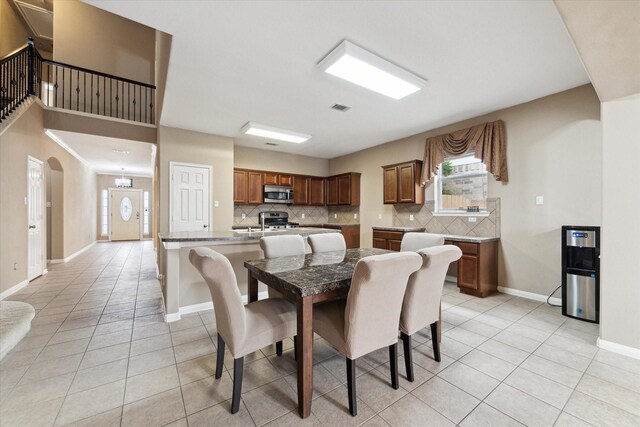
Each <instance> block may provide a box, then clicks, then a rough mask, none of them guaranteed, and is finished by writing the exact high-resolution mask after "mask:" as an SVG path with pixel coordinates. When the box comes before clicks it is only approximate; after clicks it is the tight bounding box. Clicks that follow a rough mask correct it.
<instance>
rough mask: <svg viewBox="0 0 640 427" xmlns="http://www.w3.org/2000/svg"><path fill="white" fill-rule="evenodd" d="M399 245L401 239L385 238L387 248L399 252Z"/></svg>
mask: <svg viewBox="0 0 640 427" xmlns="http://www.w3.org/2000/svg"><path fill="white" fill-rule="evenodd" d="M400 245H402V240H393V239H389V240H387V249H389V250H390V251H396V252H400Z"/></svg>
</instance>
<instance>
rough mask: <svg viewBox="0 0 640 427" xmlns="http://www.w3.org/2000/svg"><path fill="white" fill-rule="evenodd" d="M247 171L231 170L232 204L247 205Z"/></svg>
mask: <svg viewBox="0 0 640 427" xmlns="http://www.w3.org/2000/svg"><path fill="white" fill-rule="evenodd" d="M247 174H248V172H247V171H243V170H239V169H234V170H233V203H236V204H246V203H247V190H248V188H247V182H248V181H247Z"/></svg>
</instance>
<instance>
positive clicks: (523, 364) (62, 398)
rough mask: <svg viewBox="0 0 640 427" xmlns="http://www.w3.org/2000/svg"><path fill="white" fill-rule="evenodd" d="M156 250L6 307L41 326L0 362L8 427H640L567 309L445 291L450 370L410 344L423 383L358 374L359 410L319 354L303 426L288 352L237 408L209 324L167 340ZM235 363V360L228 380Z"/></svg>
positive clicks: (53, 273)
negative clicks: (18, 307)
mask: <svg viewBox="0 0 640 427" xmlns="http://www.w3.org/2000/svg"><path fill="white" fill-rule="evenodd" d="M154 277H155V253H154V251H153V248H152V246H151V243H150V242H143V243H104V244H98V245H96V246H95V247H94V248H92V249H91V250H90V251H88V252H87V253H85V254H84V255H82V256H81V257H78V258H76V259H75V260H73V261H71V262H69V263H67V264H57V265H50V271H49V274H47V275H46V276H44V277H41V278H39V279H37V280H35V281H34V282H32V283H31V284H30V285H29V286H27V287H26V288H24V289H23V290H22V291H21V292H20V293H18V294H15V295H13V296H12V297H11V299H15V300H22V301H27V302H29V303H31V304H32V305H33V306H34V307H35V308H36V310H37V311H38V312H37V315H36V317H35V319H34V321H33V324H32V325H33V326H32V329H31V332H30V333H29V335H28V336H27V337H26V338H25V339H24V340H23V341H22V342H21V343H20V344H19V345H18V346H17V347H16V348H15V349H14V350H13V351H12V352H11V353H10V354H8V355H7V357H5V358H4V359H3V360H2V361H1V362H0V425H2V426H3V427H4V426H7V427H8V426H51V425H56V426H60V425H90V426H92V427H96V426H112V425H113V426H118V425H123V426H129V425H144V426H153V425H158V426H160V425H174V426H185V425H191V426H197V425H219V426H227V425H247V426H252V425H264V424H271V425H318V426H321V425H329V426H332V427H335V426H347V425H361V424H364V425H368V426H384V425H397V426H401V425H407V426H409V425H420V426H424V425H430V426H431V425H438V426H439V425H443V426H449V425H460V426H465V427H466V426H503V425H504V426H511V425H514V426H516V425H522V424H524V425H536V426H537V425H549V426H550V425H556V426H585V425H610V426H625V425H628V426H639V425H640V361H638V360H633V359H629V358H626V357H623V356H619V355H616V354H614V353H610V352H607V351H603V350H599V349H598V348H597V347H596V346H595V342H596V338H597V331H598V330H597V326H593V325H591V324H587V323H582V322H578V321H574V320H571V319H567V318H565V317H562V316H561V315H560V311H559V309H558V308H552V307H549V306H547V305H545V304H540V303H538V302H534V301H530V300H526V299H521V298H513V297H511V296H508V295H504V294H498V295H494V296H492V297H489V298H485V299H477V298H472V297H468V296H465V295H462V294H459V293H458V292H457V289H456V288H455V286H454V285H453V284H447V285H446V286H445V295H444V297H443V310H444V311H443V320H444V323H443V329H444V336H443V339H442V353H443V355H442V362H441V363H436V362H434V361H433V359H432V350H431V341H430V337H429V333H428V332H427V331H425V332H424V333H419V334H418V335H417V336H416V337H415V348H414V360H415V363H416V366H415V369H416V381H415V382H414V383H409V382H407V381H405V380H404V378H403V375H404V365H403V360H402V359H401V360H400V368H401V369H400V372H401V388H400V389H399V390H393V389H392V388H391V387H390V386H389V384H388V375H389V371H388V363H387V362H388V360H387V352H386V350H383V351H379V352H376V353H374V354H371V355H369V356H367V357H364V358H362V359H361V360H358V371H357V373H358V375H359V376H358V379H357V386H358V408H359V414H358V416H357V417H355V418H352V417H351V416H350V415H349V414H348V411H347V392H346V385H345V383H346V375H345V365H344V360H343V358H342V357H340V356H339V355H337V353H336V352H335V351H334V350H332V349H331V348H330V347H329V346H328V345H327V344H326V343H325V342H324V341H323V340H322V339H316V341H315V352H314V359H315V362H316V365H315V366H314V387H315V394H314V401H313V407H312V416H311V417H309V418H308V419H306V420H304V421H303V420H301V419H300V418H298V416H297V414H296V381H295V365H294V362H293V354H292V350H291V347H292V343H291V342H290V341H289V342H287V343H286V348H287V351H286V352H285V354H284V355H283V356H281V357H277V356H276V355H275V354H274V353H275V349H274V348H273V347H269V348H265V349H262V350H261V351H259V352H257V353H254V354H253V355H251V356H249V357H247V358H246V359H247V360H246V362H245V373H244V375H245V376H244V384H243V394H242V404H241V409H240V412H239V413H238V414H236V415H233V416H232V415H231V414H230V413H229V405H230V400H229V399H230V397H231V376H230V373H229V372H225V374H224V375H223V377H222V379H220V380H214V378H213V373H214V361H215V352H216V347H215V342H216V341H215V336H216V326H215V321H214V316H213V313H212V312H210V311H209V312H201V313H197V314H193V315H190V316H187V317H184V318H183V319H182V320H180V321H178V322H175V323H171V324H166V323H164V322H163V317H162V299H161V290H160V286H159V284H158V282H157V281H156V280H155V279H154ZM230 362H231V358H230V356H229V355H228V354H227V358H226V366H230Z"/></svg>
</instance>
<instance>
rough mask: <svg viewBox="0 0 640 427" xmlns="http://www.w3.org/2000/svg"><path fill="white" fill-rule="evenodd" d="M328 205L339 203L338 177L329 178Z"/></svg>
mask: <svg viewBox="0 0 640 427" xmlns="http://www.w3.org/2000/svg"><path fill="white" fill-rule="evenodd" d="M326 189H327V206H335V205H337V204H338V177H335V176H334V177H332V178H327V185H326Z"/></svg>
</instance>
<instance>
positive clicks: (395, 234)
mask: <svg viewBox="0 0 640 427" xmlns="http://www.w3.org/2000/svg"><path fill="white" fill-rule="evenodd" d="M402 236H404V232H403V231H386V230H375V229H374V230H373V247H374V248H378V249H387V250H390V251H397V252H400V245H401V244H402Z"/></svg>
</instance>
